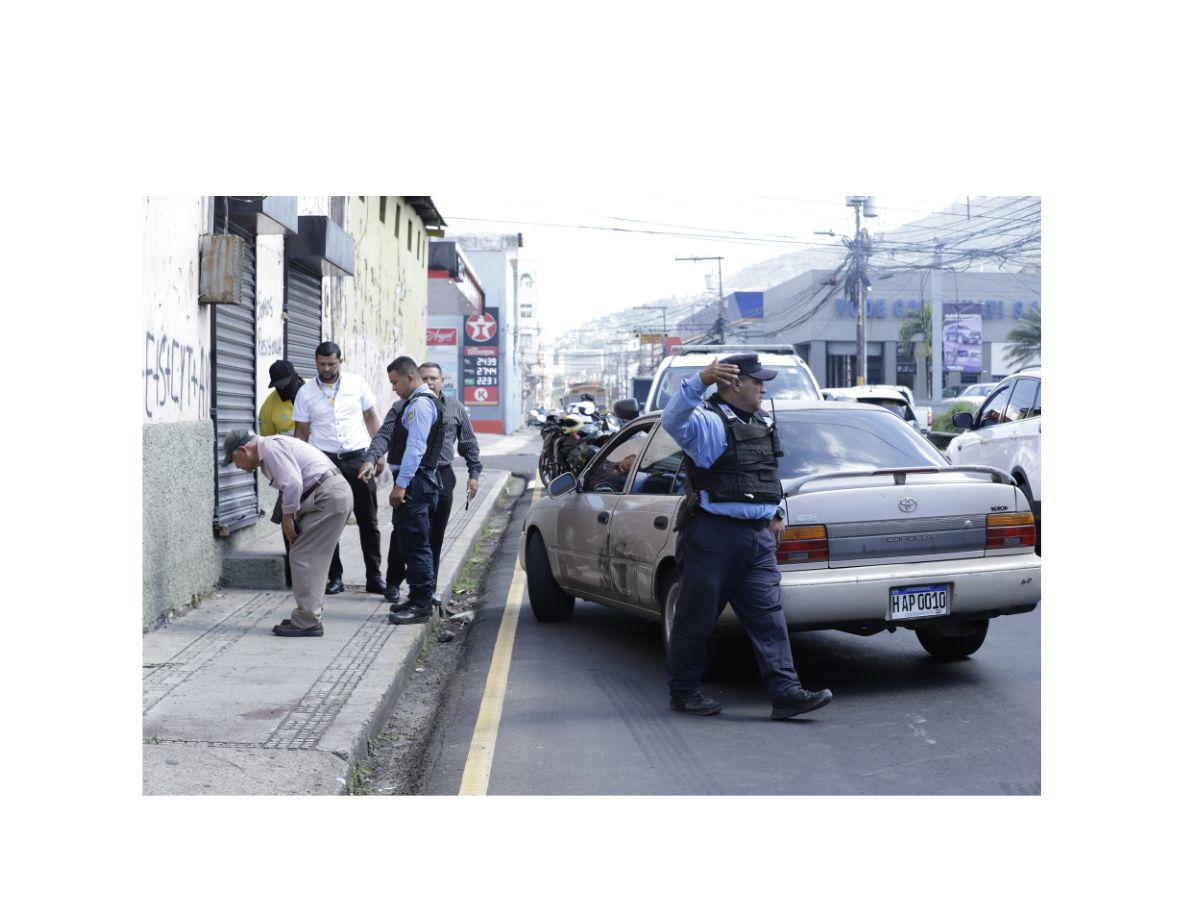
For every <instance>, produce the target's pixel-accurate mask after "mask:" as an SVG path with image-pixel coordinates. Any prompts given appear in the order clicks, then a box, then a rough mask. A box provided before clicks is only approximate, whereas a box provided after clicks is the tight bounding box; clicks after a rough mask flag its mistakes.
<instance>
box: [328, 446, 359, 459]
mask: <svg viewBox="0 0 1200 900" xmlns="http://www.w3.org/2000/svg"><path fill="white" fill-rule="evenodd" d="M321 452H322V453H324V454H325V455H326V456H328V457H329V458H330V459H349V458H350V457H353V456H362V455H363V454H364V453H366V452H367V448H366V447H363V448H362V449H361V450H345V451H342V452H340V453H330V452H329V451H328V450H322V451H321Z"/></svg>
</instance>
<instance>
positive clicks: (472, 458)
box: [359, 363, 483, 605]
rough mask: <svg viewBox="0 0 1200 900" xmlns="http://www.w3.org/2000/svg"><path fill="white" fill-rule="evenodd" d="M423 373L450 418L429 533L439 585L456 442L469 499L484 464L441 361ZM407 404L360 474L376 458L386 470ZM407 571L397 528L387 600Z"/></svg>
mask: <svg viewBox="0 0 1200 900" xmlns="http://www.w3.org/2000/svg"><path fill="white" fill-rule="evenodd" d="M420 374H421V378H422V380H423V381H424V382H425V385H426V386H427V387H428V388H429V389H430V390H431V391H433V393H434V394H436V395H437V398H438V400H439V401H441V403H442V408H443V410H444V414H445V419H446V436H445V438H444V441H443V444H442V450H441V454H440V456H439V458H438V476H439V480H440V481H441V485H442V490H441V493H440V495H439V499H438V504H437V506H436V508H435V509H434V511H433V516H432V519H431V522H430V526H431V528H430V535H429V544H430V549H431V550H432V551H433V578H434V584H435V585H436V583H437V575H438V571H439V564H440V562H441V555H442V540H443V538H444V537H445V534H446V523H447V522H448V521H449V519H450V512H451V510H452V509H453V507H454V488H455V486H456V485H457V483H458V480H457V478H456V477H455V475H454V467H453V462H454V447H455V444H457V445H458V453H459V455H460V456H462V457H463V459H465V460H466V461H467V501H468V502H470V501H471V500H473V499H475V495H476V493H478V491H479V475H480V473H481V472H482V471H483V465H482V463H480V461H479V441H478V440H477V439H476V437H475V431H474V430H473V429H472V428H471V419H470V414H469V413H468V412H467V408H466V407H465V406H463V404H462V403H461V402H459V400H458V399H457V398H455V397H451V396H450V395H449V394H445V393H443V392H442V381H443V379H442V368H441V366H439V365H438V364H437V363H424V364H423V365H422V366H421V368H420ZM403 405H404V401H403V400H400V401H398V402H397V403H395V404H394V405H393V406H392V408H391V409H390V410H389V411H388V414H387V415H386V416H385V417H384V420H383V424H382V425H381V426H380V427H379V432H378V433H377V434H376V435H375V438H374V440H373V441H372V442H371V446H370V448H369V450H368V451H367V460H366V461H365V462H364V463H363V465H362V468H361V470H360V472H359V477H360V478H362V477H363V473H364V472H368V473H369V472H370V468H371V467H372V466H374V465H376V464H375V460H379V462H378V464H377V468H376V470H375V471H376V474H378V472H380V471H382V467H383V457H384V455H385V454H386V452H387V447H388V444H389V442H390V441H391V438H392V430H393V429H394V428H395V425H396V416H397V415H398V414H399V411H400V409H401V407H403ZM404 575H405V571H404V556H403V554H401V553H400V547H399V537H398V535H397V534H396V532H395V531H393V532H392V537H391V540H390V542H389V544H388V562H387V593H386V594H385V598H386V599H387V600H389V601H391V602H393V603H395V602H396V601H398V600H399V598H400V582H402V581H403V580H404ZM433 602H434V603H435V604H437V605H440V604H441V602H442V598H441V596H440V595H438V594H437V593H436V592H435V593H434V595H433Z"/></svg>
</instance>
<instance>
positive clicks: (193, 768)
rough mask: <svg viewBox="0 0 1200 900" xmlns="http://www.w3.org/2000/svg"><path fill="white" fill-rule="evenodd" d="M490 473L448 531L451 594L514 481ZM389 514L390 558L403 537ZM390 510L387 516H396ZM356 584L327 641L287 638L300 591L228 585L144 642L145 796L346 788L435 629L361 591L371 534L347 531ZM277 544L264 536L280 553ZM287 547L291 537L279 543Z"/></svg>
mask: <svg viewBox="0 0 1200 900" xmlns="http://www.w3.org/2000/svg"><path fill="white" fill-rule="evenodd" d="M508 476H509V473H508V472H506V471H494V470H485V471H484V473H483V475H482V477H481V479H480V489H479V496H478V497H477V498H476V500H475V502H473V503H472V504H471V508H470V510H464V509H463V503H464V502H465V498H466V494H465V490H466V488H465V485H466V473H465V471H462V472H461V477H460V479H459V486H458V489H457V490H456V491H455V509H454V512H453V514H452V516H451V518H450V522H449V524H448V525H447V528H446V540H445V543H444V545H443V552H442V562H441V571H440V573H439V577H438V589H439V591H440V592H441V593H442V594H443V595H448V594H449V591H450V586H451V584H453V581H454V579H455V578H456V577H457V575H458V573H459V571H461V569H462V566H463V564H464V563H465V561H466V556H467V552H468V551H469V549H470V545H471V543H472V541H473V540H474V539H475V536H476V535H477V534H478V533H479V531H480V529H482V527H483V525H484V523H485V522H486V520H487V517H488V515H489V514H490V512H491V510H492V508H493V507H494V506H495V504H496V501H497V500H498V499H499V497H500V494H501V492H502V490H503V488H504V485H505V483H506V482H507V480H508ZM388 489H390V484H387V485H383V486H381V490H380V494H381V497H382V500H383V502H382V503H381V509H380V518H381V520H382V521H381V522H380V531H381V532H382V540H383V550H384V557H385V559H386V555H387V542H388V536H389V535H390V533H391V518H390V515H389V514H388V513H390V508H389V507H388V505H387V501H386V496H387V490H388ZM385 511H387V512H385ZM340 546H341V552H342V562H343V566H344V567H345V575H344V580H345V582H346V584H347V585H348V588H347V591H346V592H345V593H343V594H339V595H336V596H333V597H327V598H326V602H325V612H324V623H325V636H324V637H322V638H293V639H286V638H279V637H275V636H274V635H273V634H271V626H273V625H274V624H275V623H276V622H278V621H280V620H281V619H282V618H284V617H285V616H286V615H287V613H288V612H289V611H290V610H291V609H292V605H293V604H292V599H291V593H290V592H288V591H275V590H257V591H256V590H223V591H219V592H218V593H217V594H216V596H215V597H214V598H213V599H211V600H209V601H206V602H205V603H204V604H203V605H202V606H201V608H200V609H197V610H195V611H193V612H191V613H189V614H188V615H186V616H183V617H180V618H178V619H176V620H174V621H173V622H172V623H171V624H170V625H167V626H164V627H163V628H160V629H158V630H156V631H153V632H150V633H149V634H147V635H145V637H144V638H143V642H142V657H143V659H142V664H143V681H142V733H143V741H144V744H143V771H142V788H143V792H144V793H146V794H335V793H341V792H344V791H345V789H346V782H347V779H348V778H349V777H350V774H351V772H352V771H353V768H354V766H355V765H356V764H357V762H358V761H359V760H361V759H362V758H363V757H364V756H365V755H366V752H367V740H368V739H369V738H371V737H373V736H374V735H375V734H376V733H378V731H379V729H380V728H381V727H382V725H383V724H384V722H385V721H386V719H387V716H388V715H389V714H390V711H391V708H392V706H393V704H394V703H395V698H396V696H397V695H398V694H399V692H400V690H401V689H402V688H403V686H404V683H405V681H406V680H407V678H408V675H409V674H410V672H411V670H412V669H413V667H414V666H415V665H416V658H417V655H418V653H419V650H420V646H421V642H422V640H423V639H424V637H425V635H426V634H427V633H428V630H429V627H430V623H425V624H424V625H406V626H395V625H391V624H390V623H388V621H387V611H388V609H387V604H386V603H384V602H383V600H382V598H381V597H379V596H377V595H374V594H366V593H365V592H363V590H362V585H363V584H365V571H364V567H363V562H362V553H361V550H360V548H359V544H358V531H357V529H356V528H354V527H353V526H348V527H347V528H346V531H345V532H344V533H343V535H342V539H341V543H340ZM271 548H272V544H271V541H267V542H264V545H263V546H262V548H260V549H263V550H264V551H270V550H271ZM278 549H279V552H282V539H281V538H280V539H279V547H278Z"/></svg>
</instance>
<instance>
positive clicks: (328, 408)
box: [292, 372, 375, 453]
mask: <svg viewBox="0 0 1200 900" xmlns="http://www.w3.org/2000/svg"><path fill="white" fill-rule="evenodd" d="M374 406H375V395H374V394H373V393H371V388H370V387H369V386H368V385H367V382H366V379H365V378H362V377H361V376H359V375H355V374H353V373H351V372H342V373H341V375H340V376H339V377H338V380H337V381H336V382H335V383H334V384H326V383H325V382H323V381H322V380H321V379H320V378H314V379H312V380H311V381H309V382H306V383H305V385H304V386H303V387H302V388H300V391H299V392H298V393H297V394H296V400H295V402H294V403H293V404H292V421H293V422H308V423H309V431H308V442H309V443H310V444H312V445H313V446H314V447H316V448H317V449H318V450H324V451H325V452H326V453H348V452H350V451H351V450H365V449H367V447H368V446H369V445H370V443H371V435H370V434H369V433H368V431H367V423H366V422H365V421H363V413H364V412H366V411H367V410H368V409H372V408H374Z"/></svg>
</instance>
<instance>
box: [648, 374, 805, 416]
mask: <svg viewBox="0 0 1200 900" xmlns="http://www.w3.org/2000/svg"><path fill="white" fill-rule="evenodd" d="M703 368H704V366H672V367H671V368H669V369H667V370H666V371H665V372H663V377H662V381H660V382H659V384H658V391H657V392H656V393H655V395H654V403H653V404H652V405H651V406H650V407H649V408H650V409H651V410H655V409H666V407H667V404H668V403H670V402H671V398H672V397H674V396H675V394H677V393H678V392H679V384H680V382H682V381H683V380H684V379H685V378H691V377H692V376H693V375H695V374H696V373H697V372H699V371H700V370H701V369H703ZM775 371H777V372H778V373H779V374H778V375H777V376H776V377H775V378H773V379H771V380H770V381H768V382H767V396H768V397H774V398H775V399H776V400H820V399H821V395H820V394H818V393H817V389H816V387H815V386H814V385H813V383H812V379H810V378H809V377H808V373H807V372H805V371H804V370H803V369H802V368H800V367H799V366H776V367H775ZM716 389H717V387H716V385H711V386H710V387H709V389H708V390H707V391H706V392H705V394H704V396H706V397H707V396H709V395H710V394H712V393H713V392H714V391H716Z"/></svg>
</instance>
